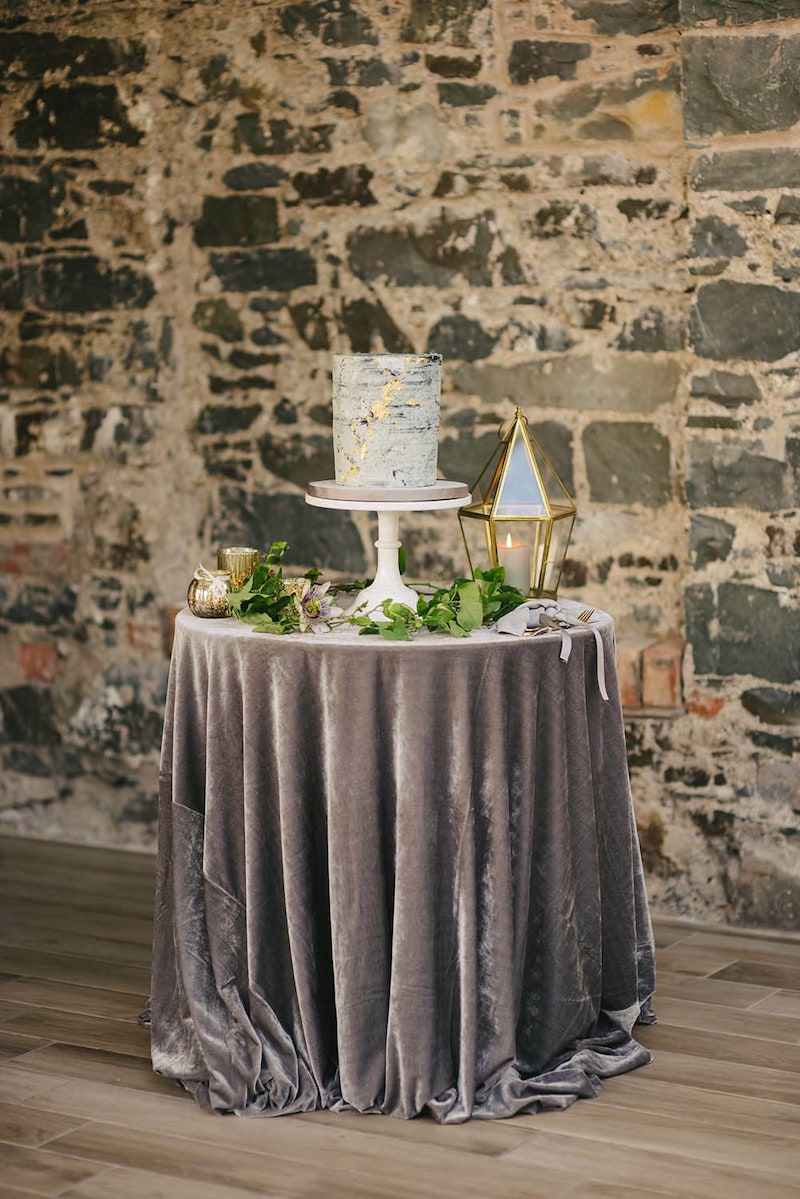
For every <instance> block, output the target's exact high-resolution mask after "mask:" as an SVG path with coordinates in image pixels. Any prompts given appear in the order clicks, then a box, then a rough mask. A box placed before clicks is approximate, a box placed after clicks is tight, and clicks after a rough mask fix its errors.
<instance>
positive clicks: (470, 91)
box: [437, 83, 497, 108]
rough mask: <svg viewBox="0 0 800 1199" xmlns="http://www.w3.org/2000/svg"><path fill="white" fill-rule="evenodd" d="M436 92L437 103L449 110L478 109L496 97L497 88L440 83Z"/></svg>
mask: <svg viewBox="0 0 800 1199" xmlns="http://www.w3.org/2000/svg"><path fill="white" fill-rule="evenodd" d="M437 90H438V92H439V103H440V104H447V105H449V106H450V108H470V107H478V108H479V107H480V106H481V105H483V104H486V103H488V101H489V100H491V99H492V97H493V96H496V95H497V88H496V87H492V85H491V83H440V84H438V85H437Z"/></svg>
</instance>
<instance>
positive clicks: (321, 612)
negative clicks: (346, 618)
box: [294, 579, 342, 633]
mask: <svg viewBox="0 0 800 1199" xmlns="http://www.w3.org/2000/svg"><path fill="white" fill-rule="evenodd" d="M329 587H330V583H323V584H321V585H320V584H317V583H312V582H311V580H310V579H304V580H303V584H302V586H301V588H300V591H299V592H297V593H295V597H294V602H295V607H296V608H297V611H298V615H299V623H298V628H299V630H300V632H301V633H308V632H312V633H324V632H325V631H326V629H327V628H328V627H329V624H328V622H329V621H330V620H332V619H333V618H334V617H336V616H341V613H342V609H341V608H337V607H336V605H335V604H334V602H333V600H332V599H331V598H330V596H329V595H328V594H327V592H328V588H329Z"/></svg>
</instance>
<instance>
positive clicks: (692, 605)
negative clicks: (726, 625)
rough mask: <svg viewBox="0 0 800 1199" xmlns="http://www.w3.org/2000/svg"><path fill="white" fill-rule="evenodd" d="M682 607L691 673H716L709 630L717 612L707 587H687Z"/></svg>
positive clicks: (716, 650)
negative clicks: (692, 668)
mask: <svg viewBox="0 0 800 1199" xmlns="http://www.w3.org/2000/svg"><path fill="white" fill-rule="evenodd" d="M683 607H684V612H685V614H686V640H687V642H688V644H689V646H690V647H691V650H692V656H693V658H694V669H695V673H696V674H698V675H703V674H716V673H717V670H718V666H719V646H718V643H717V640H716V637H713V636H712V628H713V622H714V620H715V618H716V614H717V610H716V603H715V601H714V592H713V590H712V588H711V586H710V584H708V583H700V584H696V585H694V586H692V587H687V588H686V590H685V591H684V593H683Z"/></svg>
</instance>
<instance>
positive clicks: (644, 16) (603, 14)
mask: <svg viewBox="0 0 800 1199" xmlns="http://www.w3.org/2000/svg"><path fill="white" fill-rule="evenodd" d="M567 4H568V6H569V7H570V8H571V9H572V11H573V12H574V13H575V16H576V17H578V18H579V19H580V20H582V21H585V20H591V21H594V23H595V25H596V26H597V31H598V33H608V34H617V33H625V34H628V35H630V36H633V37H638V36H639V34H642V33H652V32H653V31H654V30H656V29H667V28H669V26H671V25H679V23H680V4H679V2H678V0H567Z"/></svg>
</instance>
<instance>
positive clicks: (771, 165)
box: [689, 146, 800, 192]
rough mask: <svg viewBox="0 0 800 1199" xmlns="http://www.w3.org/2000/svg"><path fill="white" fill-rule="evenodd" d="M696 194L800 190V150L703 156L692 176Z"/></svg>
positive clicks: (695, 165)
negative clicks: (798, 188) (765, 189)
mask: <svg viewBox="0 0 800 1199" xmlns="http://www.w3.org/2000/svg"><path fill="white" fill-rule="evenodd" d="M689 182H690V183H691V185H692V187H693V188H694V189H695V191H734V192H736V191H739V192H749V191H760V190H762V189H764V188H768V187H769V188H774V187H800V149H795V148H794V147H793V146H785V147H783V146H781V147H770V148H753V149H748V150H722V151H720V152H719V153H717V154H701V156H700V157H699V158H698V160H697V162H696V163H695V164H694V166H693V167H692V169H691V171H690V173H689Z"/></svg>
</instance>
